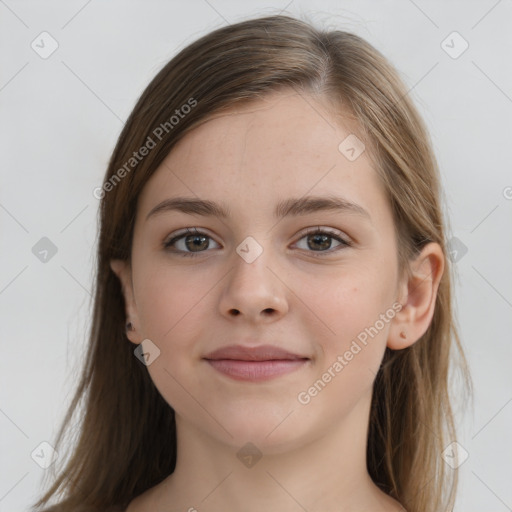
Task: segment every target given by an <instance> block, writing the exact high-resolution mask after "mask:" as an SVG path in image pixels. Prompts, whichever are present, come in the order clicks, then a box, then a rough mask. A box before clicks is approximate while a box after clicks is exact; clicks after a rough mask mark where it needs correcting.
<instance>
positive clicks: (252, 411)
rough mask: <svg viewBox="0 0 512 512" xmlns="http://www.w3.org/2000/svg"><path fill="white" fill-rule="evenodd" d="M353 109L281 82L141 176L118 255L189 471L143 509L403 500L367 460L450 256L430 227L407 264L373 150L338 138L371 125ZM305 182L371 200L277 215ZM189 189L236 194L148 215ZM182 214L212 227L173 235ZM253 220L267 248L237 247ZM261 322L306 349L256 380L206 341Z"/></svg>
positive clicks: (253, 231)
mask: <svg viewBox="0 0 512 512" xmlns="http://www.w3.org/2000/svg"><path fill="white" fill-rule="evenodd" d="M351 123H352V122H351V121H349V120H348V118H340V117H337V118H336V119H335V118H334V114H333V109H332V108H331V107H330V106H329V105H328V103H327V101H326V100H324V99H323V98H322V97H319V96H312V95H309V94H308V95H306V94H304V93H302V94H299V93H297V92H295V91H292V90H287V91H279V92H274V93H272V94H269V95H267V96H266V97H265V98H263V99H258V100H257V101H255V102H252V103H251V104H248V105H245V106H242V107H241V106H238V107H236V108H233V109H232V110H231V111H230V112H228V113H223V114H222V115H216V116H214V117H212V118H211V119H209V120H208V121H207V122H205V123H204V124H202V125H200V126H199V127H198V128H196V129H195V130H193V131H191V132H190V133H188V134H187V135H186V136H185V137H184V138H183V139H182V140H181V141H180V142H179V143H178V144H177V146H176V147H175V148H174V149H173V151H172V152H171V153H170V154H169V155H168V157H167V158H166V160H165V161H164V162H163V164H162V165H161V167H160V168H159V169H158V170H157V171H156V172H155V174H154V175H153V176H152V178H151V179H150V180H149V182H148V183H147V184H146V186H145V188H144V189H143V191H142V193H141V196H140V198H139V202H138V210H137V217H136V223H135V231H134V239H133V247H132V259H131V264H129V263H127V262H124V261H120V260H115V261H112V263H111V267H112V269H113V271H114V272H115V273H116V274H117V275H118V276H119V278H120V280H121V283H122V285H123V293H124V296H125V303H126V314H127V321H131V322H132V324H133V326H134V329H133V330H132V331H130V332H128V333H127V335H128V337H129V339H130V341H132V342H133V343H134V344H140V343H141V342H142V341H143V340H145V339H149V340H151V341H152V342H153V343H154V344H155V345H156V346H157V347H158V348H159V350H160V355H159V356H158V357H157V358H156V359H155V360H154V361H153V362H152V363H151V364H150V365H149V366H148V367H147V369H148V371H149V374H150V376H151V378H152V380H153V381H154V383H155V385H156V387H157V388H158V390H159V392H160V393H161V394H162V396H163V397H164V399H165V400H166V401H167V402H168V403H169V404H170V405H171V406H172V407H173V408H174V410H175V412H176V425H177V443H178V458H177V465H176V470H175V471H174V473H173V474H172V475H170V476H169V477H168V478H166V479H165V480H164V481H163V482H162V483H160V484H159V485H157V486H155V487H153V488H152V489H150V490H148V491H147V492H145V493H144V494H142V495H141V496H139V497H138V498H137V499H135V500H134V501H132V503H131V504H130V506H129V507H128V509H127V510H128V512H139V511H146V510H169V511H171V510H172V511H175V510H176V511H187V510H189V511H193V510H195V509H196V510H198V511H201V512H202V511H223V512H226V511H239V510H244V511H247V512H253V511H254V512H255V511H261V510H279V511H285V512H288V511H289V512H294V511H300V510H304V509H306V510H307V511H308V512H320V511H322V512H326V511H334V510H336V511H337V512H340V511H341V512H355V511H358V512H363V511H368V512H369V511H372V512H375V511H397V510H405V509H404V508H402V507H401V506H400V505H399V504H398V502H396V501H395V500H393V499H391V498H390V497H389V496H387V495H386V494H384V493H383V492H382V491H380V490H379V488H378V487H377V486H376V485H375V484H374V483H373V482H372V480H371V479H370V477H369V475H368V471H367V468H366V443H367V433H368V430H367V428H368V415H369V408H370V401H371V393H372V384H373V381H374V379H375V376H376V374H377V372H378V369H379V366H380V363H381V360H382V357H383V355H384V351H385V348H386V346H387V347H389V348H391V349H394V350H398V349H402V348H405V347H407V346H409V345H411V344H413V343H414V342H415V341H417V340H418V339H419V338H420V336H421V335H422V334H423V333H424V332H425V331H426V330H427V328H428V325H429V323H430V321H431V319H432V315H433V311H434V305H435V297H436V292H437V288H438V284H439V280H440V278H441V275H442V273H443V268H444V259H443V253H442V250H441V248H440V247H439V246H438V245H437V244H434V243H431V244H428V245H427V246H425V248H424V249H423V251H422V252H421V254H420V255H419V256H418V257H417V259H416V260H414V261H411V268H412V276H411V277H410V278H407V279H406V278H402V277H401V276H402V275H404V274H402V273H401V272H400V271H399V268H398V259H397V246H396V243H397V242H396V237H395V233H394V225H393V217H392V213H391V209H390V206H389V204H388V203H387V200H386V196H385V193H384V189H383V188H382V185H381V183H380V181H379V180H378V177H377V174H376V172H375V170H374V169H373V168H372V164H371V161H370V158H369V156H368V154H367V152H363V153H362V154H361V155H360V156H359V157H358V158H357V159H356V160H354V161H349V160H348V159H347V158H346V157H345V156H344V155H343V154H342V153H341V152H340V151H339V150H338V146H339V144H340V142H341V141H343V140H344V139H345V137H347V136H348V135H349V134H351V133H356V130H357V126H355V125H354V124H351ZM304 195H315V196H327V195H337V196H342V197H343V198H345V199H346V200H348V201H351V202H353V203H357V204H358V205H359V206H361V207H362V208H364V209H365V210H366V212H367V213H368V217H366V216H364V215H359V214H356V213H353V212H348V211H341V212H338V211H319V212H315V213H308V214H307V215H303V216H295V217H293V216H290V217H286V218H283V219H281V220H279V222H278V221H277V220H276V219H275V218H274V217H273V210H274V206H275V205H276V203H277V202H278V201H280V200H283V199H288V198H292V197H293V198H300V197H302V196H304ZM177 196H186V197H193V198H196V199H197V198H201V199H208V200H212V201H215V202H221V203H225V204H226V205H227V206H228V207H229V209H230V213H231V215H230V216H229V217H228V218H226V219H220V218H217V217H204V216H201V215H197V214H186V213H183V212H177V211H167V212H161V213H160V214H158V215H154V216H152V217H150V218H149V219H146V216H147V215H148V213H149V212H150V211H151V210H152V208H153V207H155V206H156V205H157V204H159V203H160V202H161V201H163V200H165V199H168V198H172V197H177ZM317 226H320V227H321V228H327V229H329V230H330V231H333V232H335V234H336V235H339V236H340V237H341V238H344V239H345V240H349V241H350V243H351V245H350V246H345V245H343V244H340V242H338V241H337V240H336V239H334V238H331V239H327V242H326V246H327V249H326V250H324V251H322V250H321V248H322V247H323V246H322V245H321V244H320V248H319V246H318V242H317V243H316V244H315V240H314V239H311V238H312V237H308V236H307V234H305V233H304V230H305V229H307V228H315V227H317ZM183 228H197V230H198V231H201V232H203V233H205V234H206V235H207V236H208V237H210V238H207V240H208V242H209V245H208V244H207V243H203V245H201V249H200V250H198V249H196V250H195V254H197V256H195V257H182V256H181V255H180V254H178V253H177V252H174V253H173V252H171V250H170V249H167V250H165V249H164V248H163V246H162V244H163V242H165V241H166V240H169V239H170V238H172V237H171V236H170V235H173V234H175V233H177V232H178V231H179V230H182V229H183ZM247 236H251V237H253V238H254V239H255V240H256V241H257V243H258V244H259V246H260V247H261V248H262V250H263V252H262V253H261V254H260V255H259V256H258V257H257V258H256V259H255V260H254V261H253V262H252V263H247V262H246V261H245V260H244V259H243V258H242V257H241V256H239V254H238V253H237V252H236V248H237V247H238V246H239V245H240V243H241V242H242V241H243V240H244V239H245V238H246V237H247ZM185 242H186V239H185V238H182V239H181V240H180V241H178V242H177V243H176V244H175V246H174V249H175V251H177V250H181V251H185V252H186V251H188V254H190V253H191V252H192V251H194V246H193V240H192V241H191V242H190V243H189V245H188V246H187V245H186V244H185ZM329 244H330V245H329ZM201 251H202V252H201ZM315 255H317V257H315ZM396 303H399V304H401V305H402V306H403V307H402V309H401V310H400V311H399V312H398V313H397V314H395V315H394V317H393V318H392V319H390V320H389V321H387V322H384V327H383V328H382V329H381V330H380V331H379V332H378V334H377V335H376V336H374V337H373V338H370V339H369V342H368V344H367V345H366V346H364V348H363V349H362V350H361V351H359V352H358V353H357V355H355V356H354V357H353V358H352V359H351V360H350V361H349V362H348V364H347V365H346V366H345V367H344V368H343V370H342V371H341V372H339V373H336V376H335V377H333V378H332V379H331V381H330V382H329V383H328V384H327V385H326V386H325V387H324V388H323V389H322V390H321V391H320V392H318V393H317V394H316V395H315V396H314V397H312V398H311V400H310V401H309V403H307V404H302V403H300V402H299V400H298V398H297V397H298V394H299V393H300V392H302V391H307V390H308V389H309V388H310V387H311V385H312V384H313V383H314V382H315V381H316V380H318V379H319V378H321V376H322V374H323V373H324V372H325V371H326V370H327V369H328V368H329V367H332V365H333V363H334V362H335V361H336V360H337V356H338V355H343V354H344V353H345V352H346V351H347V350H348V349H349V348H350V346H351V343H352V342H353V340H354V339H356V337H357V335H358V334H360V333H361V332H363V331H364V329H365V328H368V327H369V326H372V325H374V324H375V322H376V321H377V320H378V319H379V318H380V317H379V315H382V314H385V313H386V311H388V310H389V309H390V308H391V307H392V305H393V304H396ZM400 333H404V334H405V338H404V337H403V336H400ZM249 338H251V339H252V341H253V342H254V343H252V344H253V345H259V344H265V343H268V344H274V345H277V346H279V347H281V348H284V349H286V350H288V351H290V352H294V353H298V354H301V355H305V356H306V357H308V358H309V360H308V362H307V363H306V364H305V365H304V366H303V367H301V368H300V369H299V370H297V371H295V372H292V373H289V374H287V375H284V376H280V377H277V378H274V379H271V380H269V381H266V382H256V383H254V382H240V381H235V380H232V379H230V378H228V377H226V376H224V375H222V374H220V373H219V372H217V371H216V370H215V369H214V368H212V367H211V366H210V365H209V364H208V363H207V362H206V361H205V360H204V359H203V357H204V356H205V355H206V354H207V353H208V352H210V351H212V350H214V349H217V348H220V347H222V346H225V345H228V344H236V343H242V342H243V341H247V340H248V339H249ZM145 343H146V342H145ZM143 346H147V345H143ZM331 371H332V370H331ZM247 442H251V443H253V444H254V445H255V446H256V447H257V448H258V450H259V451H260V452H261V454H262V455H263V456H262V458H261V459H260V460H259V461H258V462H257V463H256V464H255V465H254V466H252V467H246V466H245V465H244V464H242V463H241V461H240V460H239V459H238V458H237V452H238V451H239V450H240V449H241V447H243V446H244V445H245V444H246V443H247Z"/></svg>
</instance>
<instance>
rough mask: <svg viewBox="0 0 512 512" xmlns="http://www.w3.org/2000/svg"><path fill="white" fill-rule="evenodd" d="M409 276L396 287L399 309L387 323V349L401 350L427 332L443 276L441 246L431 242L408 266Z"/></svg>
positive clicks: (443, 265)
mask: <svg viewBox="0 0 512 512" xmlns="http://www.w3.org/2000/svg"><path fill="white" fill-rule="evenodd" d="M410 265H411V273H410V276H407V277H406V278H404V282H403V283H401V284H400V287H399V299H398V300H399V302H400V304H402V309H401V310H400V311H399V312H398V313H397V314H396V315H395V317H394V318H393V321H392V323H391V328H390V331H389V337H388V342H387V346H388V347H389V348H390V349H392V350H401V349H403V348H406V347H409V346H411V345H412V344H414V343H415V342H416V341H418V340H419V339H420V338H421V336H423V334H425V332H426V331H427V329H428V327H429V325H430V322H431V321H432V317H433V315H434V308H435V305H436V297H437V290H438V288H439V283H440V281H441V277H442V275H443V272H444V267H445V258H444V254H443V250H442V249H441V246H440V245H439V244H437V243H434V242H431V243H428V244H427V245H425V247H423V249H422V250H421V252H420V253H419V255H418V256H417V257H416V258H415V259H414V260H413V261H411V262H410Z"/></svg>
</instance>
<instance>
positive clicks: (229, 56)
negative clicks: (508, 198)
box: [34, 15, 471, 512]
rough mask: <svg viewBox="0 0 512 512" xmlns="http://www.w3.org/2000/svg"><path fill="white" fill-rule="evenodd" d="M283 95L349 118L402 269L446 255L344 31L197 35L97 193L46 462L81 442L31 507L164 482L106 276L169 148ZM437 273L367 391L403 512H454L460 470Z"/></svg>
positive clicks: (433, 214) (143, 383)
mask: <svg viewBox="0 0 512 512" xmlns="http://www.w3.org/2000/svg"><path fill="white" fill-rule="evenodd" d="M284 87H293V88H295V89H296V90H297V91H302V92H304V93H311V92H314V93H316V94H321V95H322V96H323V97H325V98H328V99H330V100H332V101H333V103H334V104H339V105H340V106H341V104H343V108H344V111H345V112H347V110H348V111H349V112H350V113H351V114H352V115H353V116H354V119H357V121H358V123H359V126H360V127H361V129H362V131H363V132H364V134H365V137H366V138H367V140H368V141H370V143H371V146H372V152H371V154H372V158H373V160H374V163H375V167H376V170H377V172H378V173H379V175H380V176H381V178H382V180H383V182H384V184H385V188H386V190H387V195H388V198H389V201H390V204H391V207H392V211H393V215H394V221H395V226H396V231H397V235H398V240H399V244H398V246H399V261H400V265H401V268H402V269H405V271H406V270H407V268H408V265H407V263H408V260H409V259H410V258H411V257H412V256H413V255H414V254H415V253H417V252H418V251H419V250H420V249H421V248H422V247H423V246H424V245H425V244H426V243H427V242H437V243H438V244H440V246H441V247H442V248H443V250H444V253H445V256H447V251H446V238H445V236H446V235H445V232H444V221H443V216H442V210H441V204H440V203H441V190H440V183H439V181H440V180H439V173H438V169H437V164H436V161H435V157H434V155H433V151H432V148H431V144H430V140H429V137H428V134H427V131H426V129H425V127H424V125H423V122H422V120H421V118H420V116H419V115H418V113H417V111H416V109H415V107H414V105H413V103H412V102H411V100H410V99H409V98H408V94H407V90H406V89H405V87H404V85H403V83H402V82H401V80H400V78H399V76H398V74H397V72H396V71H395V70H394V68H393V67H392V66H391V65H390V64H389V63H388V62H387V60H386V59H385V58H384V57H383V56H382V55H381V54H380V53H379V52H378V51H377V50H376V49H375V48H374V47H372V46H371V45H370V44H369V43H367V42H366V41H364V40H363V39H361V38H360V37H358V36H356V35H354V34H351V33H348V32H345V31H341V30H334V31H324V30H320V29H317V28H315V27H313V26H312V25H311V24H310V23H309V22H305V21H301V20H298V19H294V18H292V17H289V16H279V15H278V16H267V17H261V18H257V19H251V20H247V21H242V22H239V23H236V24H233V25H229V26H226V27H223V28H220V29H217V30H215V31H213V32H211V33H209V34H207V35H205V36H203V37H201V38H200V39H198V40H197V41H195V42H194V43H192V44H190V45H189V46H188V47H186V48H185V49H183V50H182V51H180V52H179V53H178V55H176V56H175V57H174V58H173V59H172V60H171V61H170V62H169V63H168V64H167V65H165V66H164V67H163V69H162V70H161V71H160V72H159V73H158V74H157V75H156V77H155V78H154V79H153V80H152V81H151V83H150V84H149V85H148V87H147V88H146V90H145V91H144V92H143V94H142V95H141V97H140V98H139V100H138V102H137V104H136V106H135V108H134V109H133V111H132V113H131V115H130V116H129V118H128V120H127V122H126V124H125V126H124V128H123V130H122V133H121V135H120V136H119V139H118V142H117V144H116V147H115V149H114V152H113V154H112V157H111V160H110V163H109V166H108V169H107V172H106V175H105V179H104V184H103V187H102V188H101V189H100V190H99V191H97V196H98V197H100V198H101V205H100V230H99V241H98V253H97V276H96V282H95V290H94V293H95V295H94V312H93V319H92V320H93V321H92V326H91V331H90V340H89V343H90V345H89V348H88V351H87V356H86V360H85V366H84V368H83V372H82V374H81V378H80V382H79V385H78V389H77V391H76V394H75V395H74V398H73V400H72V402H71V405H70V407H69V410H68V413H67V415H66V417H65V419H64V422H63V424H62V426H61V429H60V430H59V433H58V436H57V440H56V446H57V451H59V448H58V447H59V446H60V445H61V443H63V441H64V439H65V434H66V433H68V434H71V431H72V427H71V425H72V420H73V418H75V416H78V415H80V417H79V421H78V426H77V432H78V435H77V436H76V440H75V441H74V447H73V450H72V451H70V453H69V457H68V458H67V459H66V460H63V461H62V462H61V465H62V469H61V470H60V473H59V474H58V476H55V481H54V482H53V484H52V485H51V487H50V489H49V490H48V491H47V492H46V494H45V495H44V496H43V497H42V498H41V499H40V500H39V501H38V502H37V503H36V504H35V505H34V507H38V509H39V507H42V506H46V507H49V508H45V509H44V510H45V511H46V512H75V511H78V510H83V511H89V510H91V511H93V510H101V511H105V510H123V509H124V508H125V507H126V506H127V505H128V504H129V503H130V501H131V500H132V499H134V498H135V497H136V496H138V495H139V494H141V493H143V492H144V491H146V490H147V489H149V488H150V487H153V486H154V485H156V484H158V483H159V482H161V481H162V480H163V479H164V478H165V477H167V476H168V475H169V474H170V473H172V472H173V471H174V467H175V464H176V431H175V419H174V411H173V409H172V408H171V407H170V406H169V405H168V404H167V403H166V402H165V401H164V399H163V398H162V397H161V396H160V394H159V392H158V391H157V389H156V388H155V386H154V384H153V382H152V380H151V378H150V376H149V374H148V371H147V369H146V367H145V366H144V364H142V363H141V362H140V361H139V360H138V359H137V358H136V357H135V356H134V345H133V344H132V343H130V342H129V341H128V339H127V337H126V331H125V309H124V300H123V295H122V290H121V287H120V282H119V280H118V278H117V276H116V275H115V274H114V273H113V272H112V270H111V268H110V265H109V263H110V260H112V259H125V260H129V259H130V253H131V243H132V236H133V228H134V220H135V215H136V208H137V200H138V197H139V194H140V192H141V190H142V189H143V187H144V185H145V184H146V183H147V181H148V180H149V178H150V177H151V176H152V174H153V173H154V172H155V170H156V169H157V168H158V167H159V165H160V164H161V163H162V161H163V159H164V158H165V157H166V156H167V155H168V153H169V152H170V151H171V150H172V148H173V146H174V145H175V144H176V142H177V141H178V140H179V139H180V138H181V137H183V136H184V135H185V134H186V133H187V132H189V131H190V130H191V129H192V128H194V127H196V126H198V124H200V123H202V122H204V121H205V120H206V119H207V118H208V116H210V115H211V114H213V113H218V112H220V111H222V110H224V109H229V108H230V107H232V106H233V105H234V104H236V103H238V102H244V101H250V100H253V99H256V98H258V97H261V96H262V95H264V94H266V93H268V92H271V91H275V90H277V89H280V88H284ZM185 106H187V107H186V108H185ZM173 116H174V117H173ZM143 147H146V148H149V150H148V151H147V152H145V153H146V154H145V156H144V157H143V158H140V159H136V161H134V160H131V158H134V156H133V154H134V152H140V148H143ZM123 169H124V171H123ZM446 265H447V267H446V271H445V272H444V275H443V277H442V279H441V282H440V286H439V290H438V296H437V301H436V306H435V312H434V317H433V320H432V322H431V325H430V327H429V329H428V330H427V332H426V333H425V334H424V335H423V336H422V338H421V339H420V340H419V341H417V342H416V343H415V344H413V345H412V346H411V347H409V348H407V349H404V350H400V351H392V350H390V349H389V348H387V349H386V352H385V355H384V360H383V362H382V365H381V368H380V370H379V372H378V374H377V376H376V379H375V383H374V390H373V398H372V407H371V415H370V425H369V433H368V445H367V466H368V472H369V474H370V476H371V477H372V479H373V481H374V482H375V483H376V484H377V485H378V486H379V487H380V488H382V489H383V490H384V491H385V492H387V493H388V494H389V495H391V496H392V497H394V498H395V499H397V500H398V501H399V502H400V503H401V504H402V505H403V506H404V507H405V508H406V509H407V510H408V511H409V512H437V511H439V510H447V508H449V509H451V507H452V506H453V502H454V497H455V490H456V484H457V471H456V470H452V469H451V468H446V466H445V464H444V462H443V460H442V457H441V453H442V451H443V449H444V448H445V447H446V446H447V444H449V443H450V442H452V441H454V440H455V439H456V437H455V428H454V420H453V413H452V408H451V402H450V397H449V392H448V391H449V370H450V369H451V368H452V367H453V365H452V362H451V361H452V359H453V362H458V366H457V367H458V368H460V369H461V375H462V376H463V378H464V380H463V382H464V383H465V384H466V385H467V388H466V389H468V390H470V388H471V381H470V378H469V373H468V370H467V365H466V361H465V358H464V354H463V351H462V348H461V344H460V341H459V338H458V336H457V330H456V325H455V321H454V315H453V309H452V297H451V293H452V292H451V282H452V280H453V276H452V275H451V274H452V269H451V268H450V261H449V259H448V258H447V259H446ZM454 349H455V351H454ZM457 354H458V356H459V357H458V359H455V357H454V356H456V355H457ZM57 498H58V500H59V501H58V503H57V504H54V505H53V506H50V505H49V504H50V501H52V499H57Z"/></svg>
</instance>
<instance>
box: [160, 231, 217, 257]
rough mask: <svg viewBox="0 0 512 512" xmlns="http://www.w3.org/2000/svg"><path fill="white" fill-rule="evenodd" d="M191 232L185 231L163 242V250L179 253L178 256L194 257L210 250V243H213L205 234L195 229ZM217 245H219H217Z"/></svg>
mask: <svg viewBox="0 0 512 512" xmlns="http://www.w3.org/2000/svg"><path fill="white" fill-rule="evenodd" d="M193 229H194V230H193V231H191V230H190V229H188V228H187V229H186V230H185V232H182V233H181V234H178V235H176V236H174V237H173V238H171V239H170V240H168V241H166V242H164V244H163V246H164V249H166V250H169V251H170V252H176V253H181V254H180V256H195V255H196V254H198V253H201V252H205V250H206V249H208V248H210V242H211V241H213V242H214V243H215V244H217V242H215V241H214V240H213V238H211V237H210V236H209V235H207V234H206V233H203V232H202V231H198V230H197V229H196V228H193ZM217 245H219V244H217Z"/></svg>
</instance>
